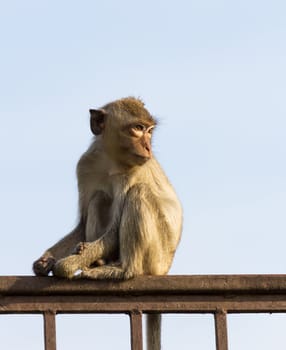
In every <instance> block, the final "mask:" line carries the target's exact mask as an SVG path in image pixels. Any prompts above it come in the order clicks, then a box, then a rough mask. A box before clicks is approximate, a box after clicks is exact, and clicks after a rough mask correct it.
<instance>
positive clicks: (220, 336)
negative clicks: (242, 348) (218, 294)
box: [215, 310, 228, 350]
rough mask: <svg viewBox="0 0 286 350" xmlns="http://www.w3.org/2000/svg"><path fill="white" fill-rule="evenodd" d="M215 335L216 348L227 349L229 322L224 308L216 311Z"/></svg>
mask: <svg viewBox="0 0 286 350" xmlns="http://www.w3.org/2000/svg"><path fill="white" fill-rule="evenodd" d="M215 336H216V337H215V338H216V350H227V349H228V341H227V323H226V312H225V311H224V310H218V311H217V312H216V313H215Z"/></svg>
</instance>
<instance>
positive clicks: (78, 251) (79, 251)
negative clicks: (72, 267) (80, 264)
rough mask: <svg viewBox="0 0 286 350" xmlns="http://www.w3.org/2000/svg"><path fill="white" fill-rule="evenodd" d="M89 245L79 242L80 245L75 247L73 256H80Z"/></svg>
mask: <svg viewBox="0 0 286 350" xmlns="http://www.w3.org/2000/svg"><path fill="white" fill-rule="evenodd" d="M89 245H90V243H89V242H80V243H79V244H78V245H77V246H76V247H75V250H74V252H73V254H79V255H81V254H82V253H83V252H84V251H85V249H86V248H87V247H88V246H89Z"/></svg>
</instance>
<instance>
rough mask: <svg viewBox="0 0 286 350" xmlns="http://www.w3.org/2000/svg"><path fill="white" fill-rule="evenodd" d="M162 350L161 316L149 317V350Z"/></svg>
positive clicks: (150, 315)
mask: <svg viewBox="0 0 286 350" xmlns="http://www.w3.org/2000/svg"><path fill="white" fill-rule="evenodd" d="M160 349H161V314H148V315H147V350H160Z"/></svg>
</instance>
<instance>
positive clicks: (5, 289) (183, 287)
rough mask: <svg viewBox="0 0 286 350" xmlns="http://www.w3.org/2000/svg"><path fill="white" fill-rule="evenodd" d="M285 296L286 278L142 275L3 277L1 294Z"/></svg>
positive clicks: (268, 276) (280, 276) (0, 281)
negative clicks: (127, 277) (115, 279)
mask: <svg viewBox="0 0 286 350" xmlns="http://www.w3.org/2000/svg"><path fill="white" fill-rule="evenodd" d="M218 293H223V294H225V293H235V294H243V293H247V294H249V293H254V294H257V293H266V294H272V293H286V275H203V276H201V275H193V276H183V275H182V276H141V277H137V278H135V279H133V280H129V281H124V282H113V281H90V280H74V281H68V280H63V279H58V278H55V277H33V276H19V277H17V276H0V295H60V294H61V295H77V294H80V295H96V294H104V295H126V294H138V295H146V294H154V295H155V294H161V295H162V294H163V295H168V294H182V295H183V294H218Z"/></svg>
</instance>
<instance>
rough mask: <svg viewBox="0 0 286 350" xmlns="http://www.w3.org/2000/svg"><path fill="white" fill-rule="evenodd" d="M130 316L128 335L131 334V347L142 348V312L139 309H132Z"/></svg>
mask: <svg viewBox="0 0 286 350" xmlns="http://www.w3.org/2000/svg"><path fill="white" fill-rule="evenodd" d="M129 317H130V330H131V332H130V335H131V349H132V350H143V337H142V313H141V311H137V310H135V311H132V312H131V313H130V314H129Z"/></svg>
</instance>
